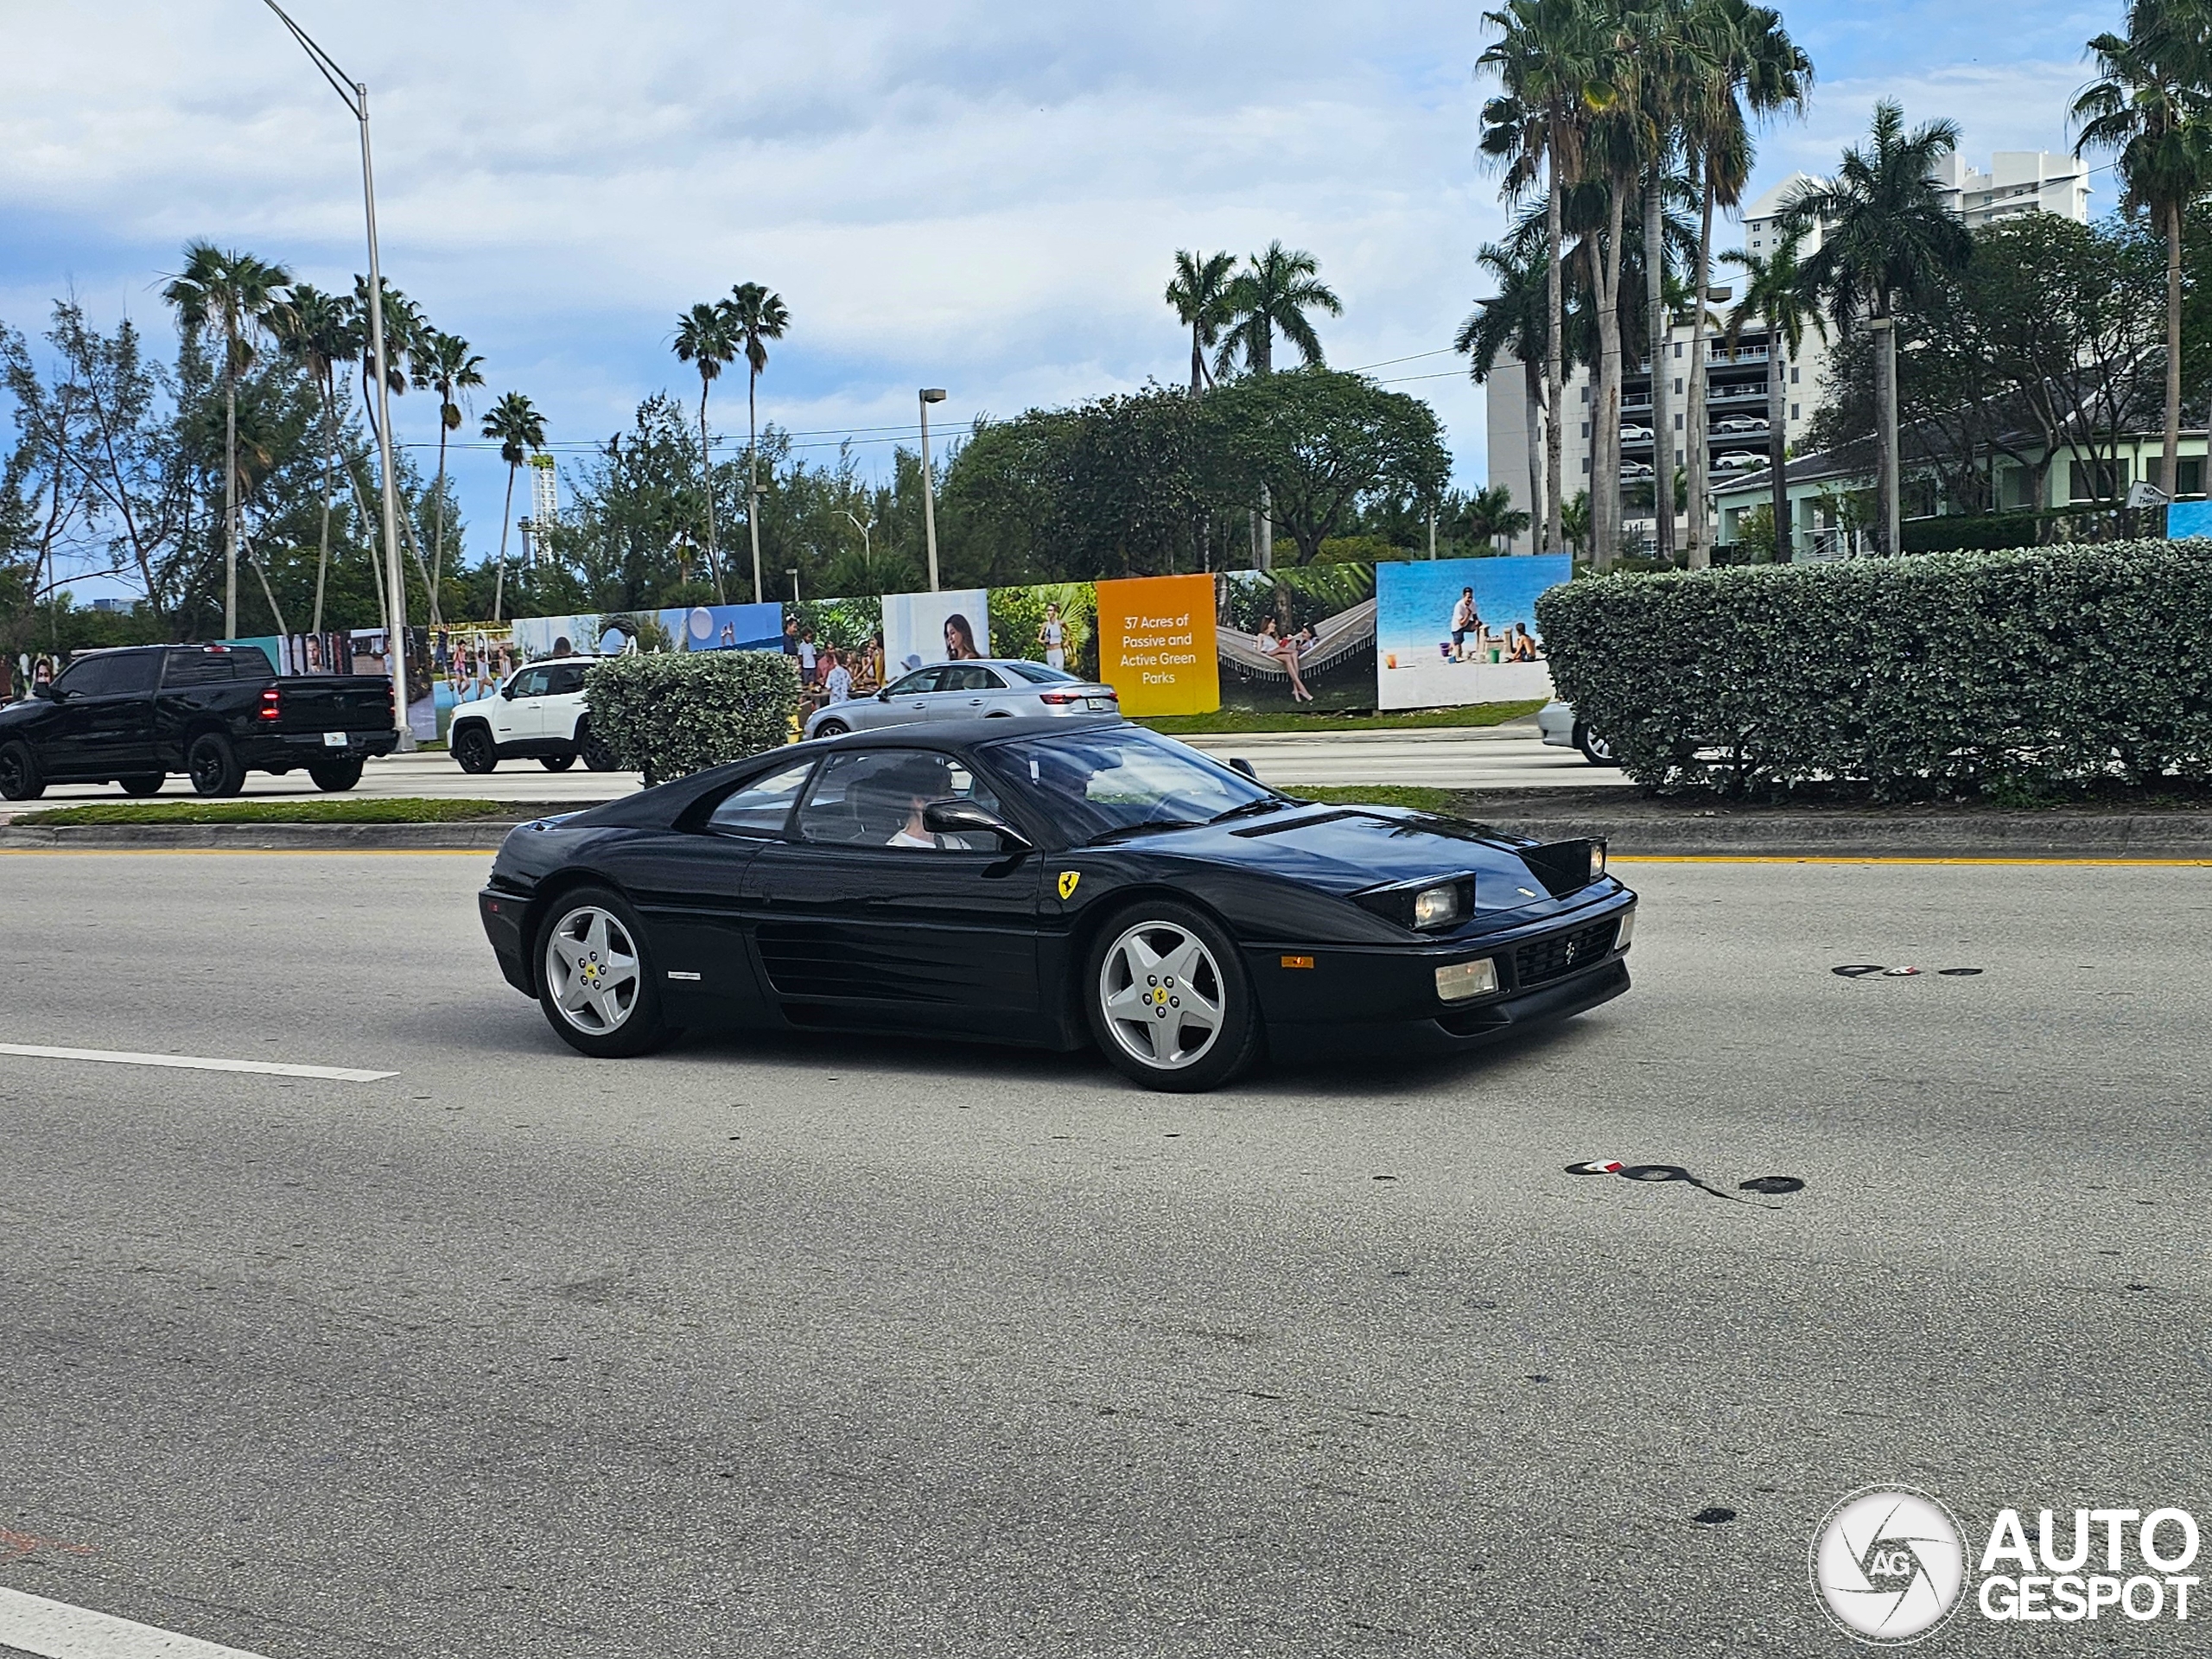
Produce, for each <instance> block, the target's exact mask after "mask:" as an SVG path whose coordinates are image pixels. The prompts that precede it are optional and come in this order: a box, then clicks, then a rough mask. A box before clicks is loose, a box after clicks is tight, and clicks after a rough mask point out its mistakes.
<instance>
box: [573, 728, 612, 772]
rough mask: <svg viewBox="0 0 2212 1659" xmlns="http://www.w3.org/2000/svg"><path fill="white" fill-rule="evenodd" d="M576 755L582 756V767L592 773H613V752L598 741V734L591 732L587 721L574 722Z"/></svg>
mask: <svg viewBox="0 0 2212 1659" xmlns="http://www.w3.org/2000/svg"><path fill="white" fill-rule="evenodd" d="M576 753H579V754H581V755H582V756H583V758H584V765H586V766H589V767H590V768H591V769H592V770H593V771H594V772H613V770H614V768H615V760H614V751H613V750H612V749H610V748H608V747H607V745H606V744H604V743H602V742H601V741H599V734H598V733H597V732H594V730H592V728H591V722H590V721H588V720H580V721H577V722H576Z"/></svg>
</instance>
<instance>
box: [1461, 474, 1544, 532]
mask: <svg viewBox="0 0 2212 1659" xmlns="http://www.w3.org/2000/svg"><path fill="white" fill-rule="evenodd" d="M1459 523H1460V524H1461V525H1462V526H1464V527H1465V530H1466V532H1467V534H1468V535H1469V536H1471V537H1473V538H1474V539H1475V540H1476V541H1478V542H1484V543H1491V544H1493V545H1494V544H1496V543H1499V542H1510V541H1511V540H1512V539H1513V538H1514V537H1516V536H1518V535H1519V534H1520V533H1521V532H1522V531H1524V530H1526V529H1528V528H1529V515H1528V514H1527V513H1525V512H1522V511H1521V509H1520V508H1518V507H1516V506H1515V505H1513V492H1512V491H1510V490H1509V489H1507V488H1506V487H1505V486H1504V485H1503V484H1492V485H1490V486H1487V487H1485V488H1483V489H1479V490H1477V491H1476V492H1475V493H1473V494H1472V495H1471V496H1469V497H1468V498H1467V499H1466V504H1465V506H1463V507H1462V508H1461V509H1460V513H1459Z"/></svg>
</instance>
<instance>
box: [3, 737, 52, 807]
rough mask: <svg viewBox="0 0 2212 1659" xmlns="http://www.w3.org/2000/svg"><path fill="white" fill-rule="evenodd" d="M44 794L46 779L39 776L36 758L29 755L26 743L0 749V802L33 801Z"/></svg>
mask: <svg viewBox="0 0 2212 1659" xmlns="http://www.w3.org/2000/svg"><path fill="white" fill-rule="evenodd" d="M45 793H46V779H44V778H43V777H42V776H41V775H40V772H39V769H38V757H37V756H36V755H35V754H33V753H31V746H30V745H29V744H28V743H10V744H8V745H6V746H5V747H0V800H10V801H35V800H36V799H38V798H39V797H40V796H41V795H43V794H45Z"/></svg>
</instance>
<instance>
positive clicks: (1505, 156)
mask: <svg viewBox="0 0 2212 1659" xmlns="http://www.w3.org/2000/svg"><path fill="white" fill-rule="evenodd" d="M1483 21H1484V22H1487V23H1494V24H1496V25H1497V28H1498V29H1499V31H1500V35H1499V39H1498V40H1497V43H1496V44H1495V45H1493V46H1491V48H1489V49H1488V50H1487V51H1485V52H1484V54H1482V56H1481V57H1480V58H1479V59H1478V60H1477V63H1476V67H1477V68H1478V69H1488V70H1491V71H1493V72H1495V73H1496V74H1497V77H1498V79H1499V81H1500V83H1501V84H1502V86H1503V92H1502V93H1501V95H1500V96H1498V97H1497V98H1493V99H1491V100H1490V101H1489V102H1487V103H1486V104H1484V105H1483V112H1482V121H1483V136H1482V151H1483V154H1484V156H1489V157H1490V158H1491V160H1493V161H1496V162H1503V163H1504V164H1505V168H1506V176H1505V183H1504V187H1503V189H1504V194H1505V195H1506V197H1507V198H1508V199H1509V200H1512V199H1515V198H1517V197H1519V196H1520V195H1522V194H1523V193H1525V192H1526V191H1528V190H1529V188H1532V187H1533V186H1534V185H1535V181H1536V177H1537V175H1538V174H1539V173H1541V175H1542V177H1543V181H1544V219H1545V250H1546V255H1547V257H1546V261H1545V266H1546V271H1547V278H1546V287H1547V290H1548V293H1547V301H1546V305H1547V311H1546V325H1545V331H1544V364H1545V387H1544V407H1545V408H1546V409H1547V410H1550V411H1552V416H1551V422H1550V425H1549V426H1548V429H1547V430H1546V434H1545V442H1544V483H1543V487H1542V489H1541V491H1539V492H1537V493H1536V495H1535V498H1534V499H1538V500H1541V501H1542V502H1543V503H1544V513H1545V518H1544V530H1543V538H1542V544H1543V545H1544V546H1545V547H1547V548H1558V547H1560V546H1561V545H1563V544H1564V543H1563V540H1562V537H1563V535H1564V531H1563V530H1562V527H1561V525H1560V511H1561V506H1562V502H1561V498H1560V441H1561V435H1562V429H1563V423H1562V422H1561V421H1560V417H1559V411H1560V410H1561V409H1562V408H1563V403H1562V397H1563V393H1564V387H1565V378H1566V372H1567V353H1566V351H1565V350H1564V349H1563V347H1562V346H1561V343H1560V334H1561V332H1562V330H1563V328H1564V327H1565V324H1564V310H1565V304H1566V301H1565V298H1564V295H1563V291H1562V290H1563V288H1564V284H1565V277H1564V275H1563V270H1562V266H1563V262H1564V260H1565V257H1566V253H1565V249H1564V246H1563V235H1564V233H1563V230H1562V226H1561V223H1560V219H1561V202H1562V197H1563V194H1564V192H1565V188H1566V178H1567V176H1569V175H1573V174H1575V173H1577V172H1579V171H1580V168H1581V164H1582V123H1583V121H1584V119H1585V118H1586V116H1587V114H1588V113H1589V110H1590V103H1589V96H1588V89H1589V88H1591V87H1592V86H1594V85H1595V82H1594V80H1593V79H1592V77H1591V76H1590V74H1589V73H1588V70H1589V67H1590V64H1589V57H1590V54H1589V50H1588V48H1589V46H1590V43H1591V39H1592V30H1591V28H1590V18H1589V16H1588V13H1587V11H1586V9H1585V7H1584V5H1583V4H1582V0H1507V4H1506V6H1505V8H1504V10H1500V11H1491V12H1485V13H1484V14H1483Z"/></svg>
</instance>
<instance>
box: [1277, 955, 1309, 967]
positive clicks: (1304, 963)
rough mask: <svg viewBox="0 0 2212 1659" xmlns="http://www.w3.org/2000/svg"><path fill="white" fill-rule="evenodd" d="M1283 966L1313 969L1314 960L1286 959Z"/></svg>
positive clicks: (1283, 960)
mask: <svg viewBox="0 0 2212 1659" xmlns="http://www.w3.org/2000/svg"><path fill="white" fill-rule="evenodd" d="M1282 965H1283V966H1284V967H1286V968H1311V967H1312V966H1313V957H1284V958H1283V959H1282Z"/></svg>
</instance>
